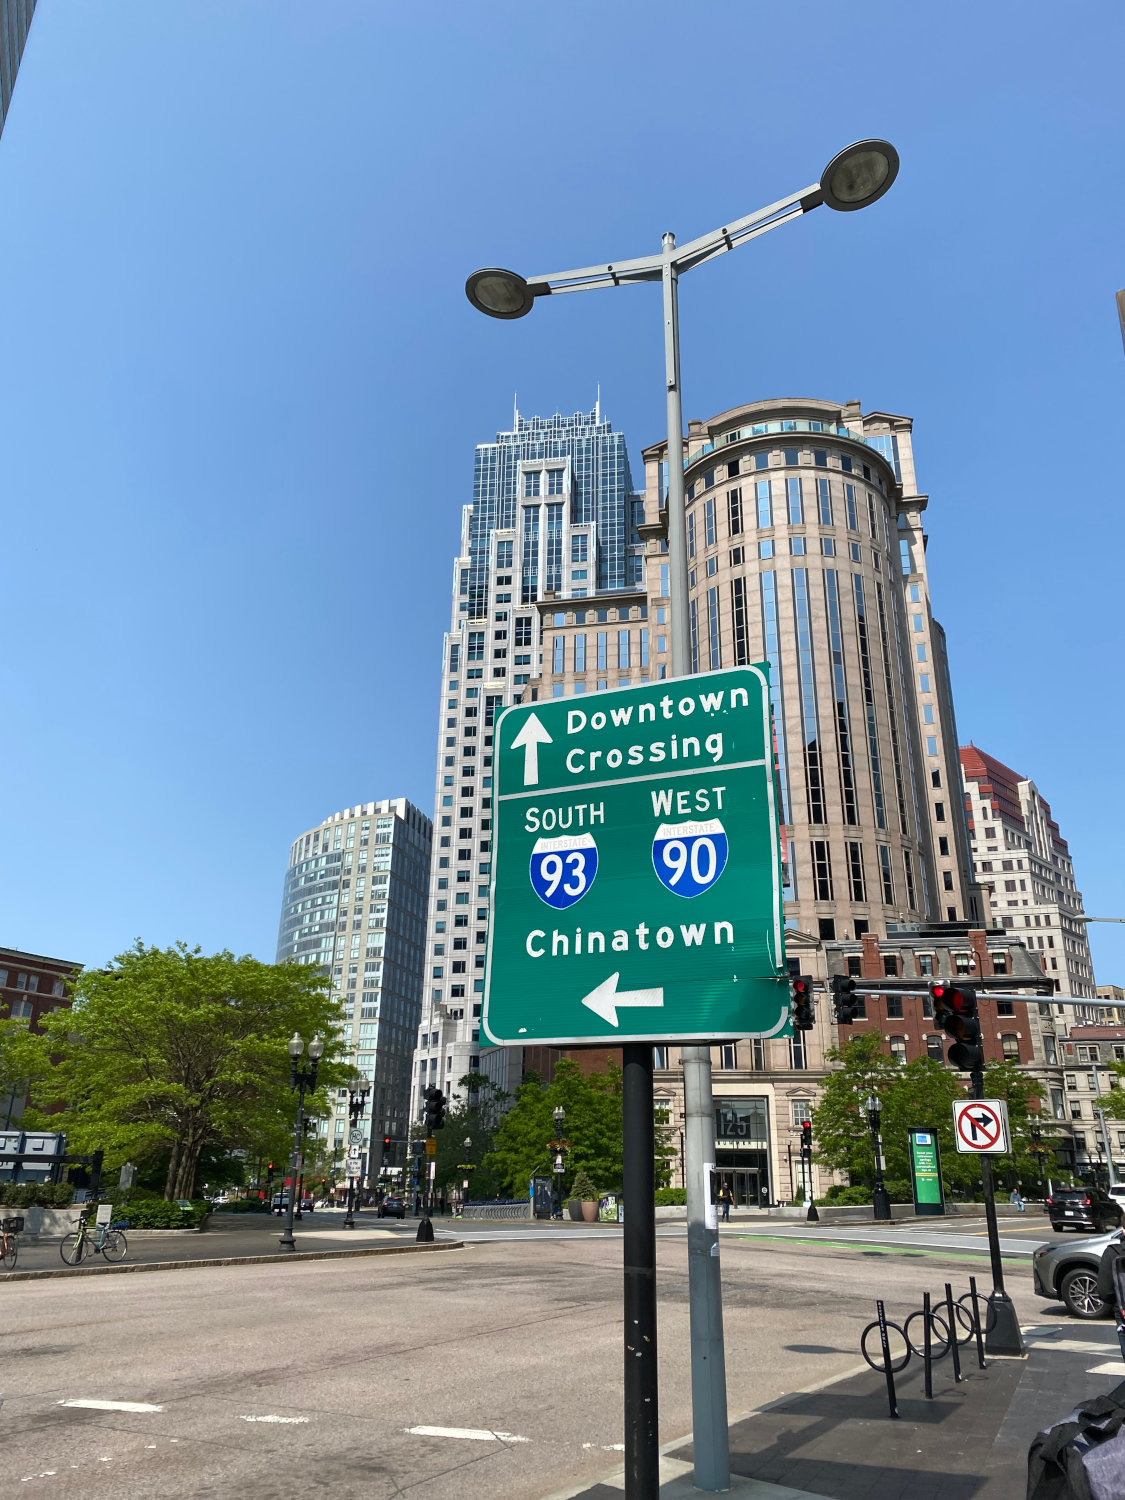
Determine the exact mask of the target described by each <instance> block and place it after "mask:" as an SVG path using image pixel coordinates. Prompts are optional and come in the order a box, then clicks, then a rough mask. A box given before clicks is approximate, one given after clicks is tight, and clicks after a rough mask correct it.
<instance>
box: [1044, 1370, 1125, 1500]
mask: <svg viewBox="0 0 1125 1500" xmlns="http://www.w3.org/2000/svg"><path fill="white" fill-rule="evenodd" d="M1123 1428H1125V1381H1123V1382H1122V1383H1121V1385H1119V1386H1115V1387H1114V1389H1113V1390H1112V1391H1110V1392H1109V1394H1108V1395H1106V1396H1094V1397H1093V1398H1092V1399H1091V1400H1089V1401H1084V1402H1083V1403H1082V1405H1081V1406H1079V1407H1076V1408H1075V1410H1074V1411H1072V1412H1071V1413H1070V1415H1069V1416H1067V1417H1064V1418H1063V1419H1062V1421H1061V1422H1056V1423H1054V1425H1053V1426H1051V1427H1048V1428H1045V1429H1044V1431H1042V1432H1039V1433H1037V1434H1036V1435H1035V1439H1034V1441H1033V1442H1032V1444H1031V1447H1030V1449H1029V1450H1028V1455H1027V1500H1125V1430H1123Z"/></svg>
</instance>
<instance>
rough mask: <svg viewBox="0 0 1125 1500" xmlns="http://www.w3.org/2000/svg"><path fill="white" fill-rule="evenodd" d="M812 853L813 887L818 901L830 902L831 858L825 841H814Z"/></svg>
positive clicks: (811, 847) (810, 846) (811, 846)
mask: <svg viewBox="0 0 1125 1500" xmlns="http://www.w3.org/2000/svg"><path fill="white" fill-rule="evenodd" d="M809 848H810V850H811V851H812V870H813V885H814V889H815V891H816V899H817V900H818V901H831V900H832V856H831V854H830V852H829V849H828V842H827V840H826V839H814V840H813V841H812V843H811V844H810V845H809Z"/></svg>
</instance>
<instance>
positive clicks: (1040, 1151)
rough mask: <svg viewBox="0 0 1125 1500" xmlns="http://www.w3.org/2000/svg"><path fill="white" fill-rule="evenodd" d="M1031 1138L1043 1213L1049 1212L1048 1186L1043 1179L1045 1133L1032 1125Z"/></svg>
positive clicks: (1029, 1132)
mask: <svg viewBox="0 0 1125 1500" xmlns="http://www.w3.org/2000/svg"><path fill="white" fill-rule="evenodd" d="M1028 1134H1029V1135H1030V1136H1031V1154H1032V1156H1034V1157H1035V1170H1036V1172H1038V1174H1039V1196H1040V1198H1042V1200H1043V1211H1044V1213H1046V1211H1047V1185H1046V1183H1045V1181H1044V1178H1043V1156H1044V1153H1045V1148H1044V1145H1043V1132H1042V1131H1041V1130H1040V1129H1039V1126H1038V1125H1032V1126H1031V1127H1030V1129H1029V1131H1028Z"/></svg>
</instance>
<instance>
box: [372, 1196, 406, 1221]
mask: <svg viewBox="0 0 1125 1500" xmlns="http://www.w3.org/2000/svg"><path fill="white" fill-rule="evenodd" d="M375 1217H376V1218H378V1219H405V1218H406V1199H405V1198H396V1197H389V1198H384V1199H383V1201H382V1203H380V1205H379V1207H378V1209H377V1210H376V1214H375Z"/></svg>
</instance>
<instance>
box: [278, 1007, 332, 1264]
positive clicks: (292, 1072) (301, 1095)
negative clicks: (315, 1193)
mask: <svg viewBox="0 0 1125 1500" xmlns="http://www.w3.org/2000/svg"><path fill="white" fill-rule="evenodd" d="M304 1051H305V1042H304V1038H303V1037H302V1036H301V1035H300V1034H299V1033H298V1032H296V1031H295V1032H294V1033H293V1035H292V1036H291V1037H290V1038H289V1092H290V1093H292V1092H293V1090H294V1089H297V1090H298V1093H297V1123H296V1125H295V1126H294V1127H293V1161H292V1166H291V1168H290V1171H289V1203H288V1206H287V1208H286V1213H285V1233H284V1234H283V1235H282V1236H281V1239H280V1241H279V1243H280V1245H281V1248H282V1249H283V1250H296V1248H297V1242H296V1240H295V1239H294V1238H293V1198H294V1195H295V1193H296V1191H297V1166H298V1163H299V1162H300V1159H301V1147H302V1146H303V1144H304V1130H305V1090H306V1089H315V1088H316V1070H317V1068H318V1067H319V1066H320V1059H321V1057H322V1056H323V1055H324V1043H323V1041H322V1040H321V1039H320V1037H318V1036H314V1037H313V1039H312V1041H311V1042H310V1043H309V1046H308V1054H309V1066H308V1067H307V1068H304V1067H300V1066H299V1063H300V1059H301V1057H302V1055H303V1054H304Z"/></svg>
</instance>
